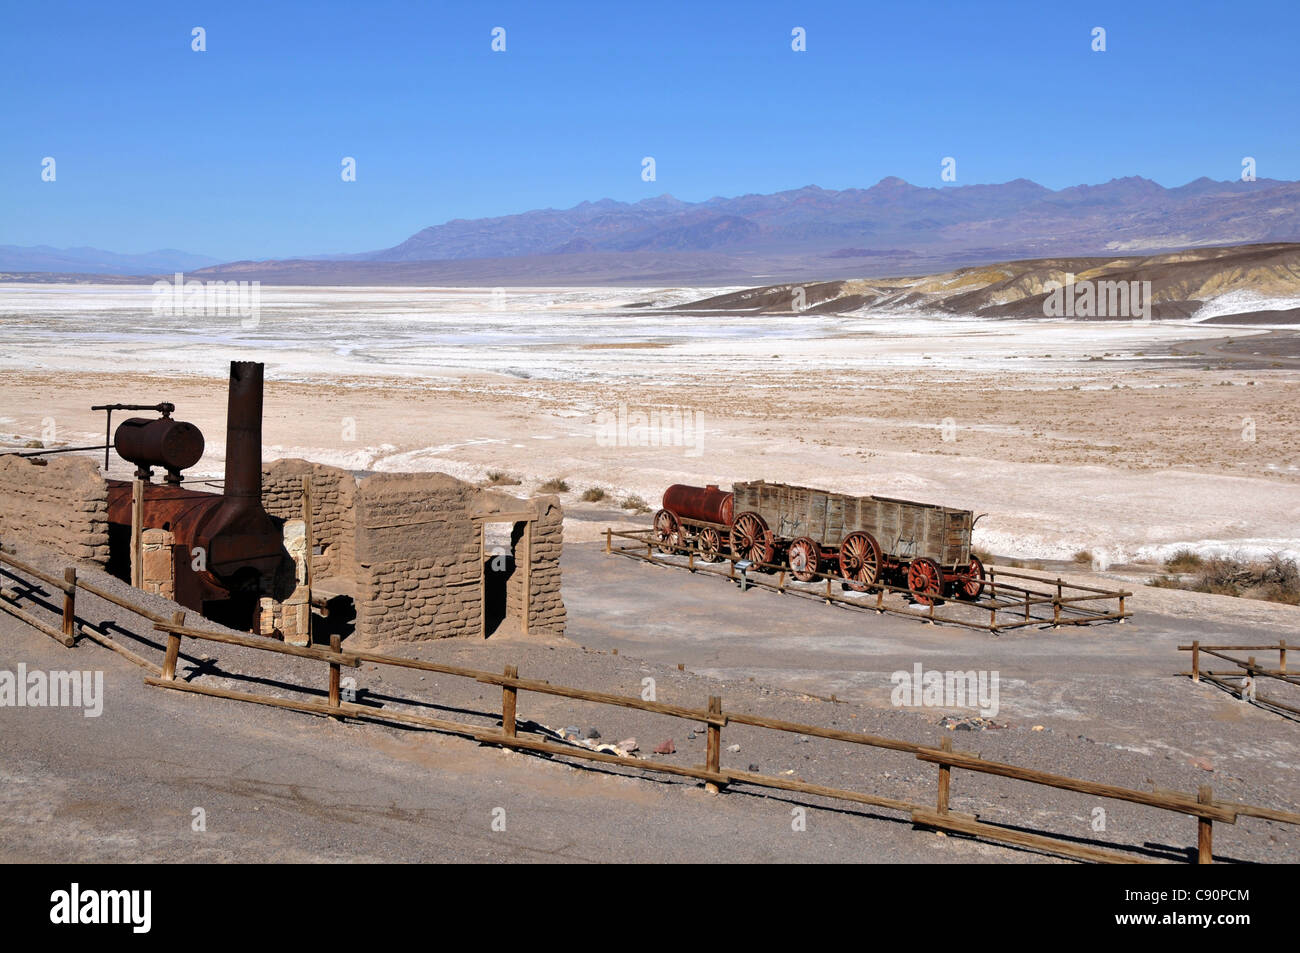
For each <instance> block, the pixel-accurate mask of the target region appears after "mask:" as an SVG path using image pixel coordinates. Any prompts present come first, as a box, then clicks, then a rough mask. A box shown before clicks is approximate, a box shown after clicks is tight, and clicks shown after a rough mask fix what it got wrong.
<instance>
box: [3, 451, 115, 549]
mask: <svg viewBox="0 0 1300 953" xmlns="http://www.w3.org/2000/svg"><path fill="white" fill-rule="evenodd" d="M0 540H2V541H11V540H19V541H29V542H32V543H36V544H38V545H41V546H47V547H49V548H50V549H53V550H55V551H56V552H59V553H62V554H63V555H65V556H68V557H70V558H72V559H76V560H84V561H86V562H93V563H96V564H98V565H100V566H103V565H104V564H105V563H106V562H107V561H108V484H106V483H105V482H104V480H103V479H102V478H101V477H100V475H99V465H98V464H96V463H95V461H94V460H92V459H90V458H89V457H75V456H53V457H47V458H45V463H44V465H41V464H40V463H37V462H34V461H33V460H32V459H31V458H24V457H0Z"/></svg>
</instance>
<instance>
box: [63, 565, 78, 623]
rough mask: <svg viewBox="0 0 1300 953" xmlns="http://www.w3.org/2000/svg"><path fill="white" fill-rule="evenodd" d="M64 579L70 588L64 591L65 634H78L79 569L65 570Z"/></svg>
mask: <svg viewBox="0 0 1300 953" xmlns="http://www.w3.org/2000/svg"><path fill="white" fill-rule="evenodd" d="M63 581H64V582H66V583H67V584H68V588H67V589H66V590H65V591H64V593H63V634H64V635H73V636H75V635H76V634H77V570H76V569H73V568H71V567H69V568H67V569H65V570H63Z"/></svg>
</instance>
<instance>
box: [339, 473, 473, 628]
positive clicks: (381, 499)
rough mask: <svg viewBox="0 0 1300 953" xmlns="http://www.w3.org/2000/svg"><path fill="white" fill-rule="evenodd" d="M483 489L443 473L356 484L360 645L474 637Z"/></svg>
mask: <svg viewBox="0 0 1300 953" xmlns="http://www.w3.org/2000/svg"><path fill="white" fill-rule="evenodd" d="M479 494H480V491H479V489H478V488H477V487H475V486H473V485H472V484H469V483H465V482H463V481H461V480H457V479H455V478H454V477H450V476H448V475H447V474H445V473H377V474H375V475H374V476H370V477H367V478H366V479H364V480H362V481H361V483H360V484H359V485H358V486H357V494H356V523H357V546H356V554H357V557H356V558H357V575H356V580H357V592H356V600H357V630H356V635H355V639H356V641H357V642H358V643H359V644H361V645H373V644H375V643H378V642H381V641H382V642H387V641H412V640H415V639H429V638H445V637H448V636H455V635H479V634H480V632H479V612H480V580H481V578H482V568H481V566H480V565H479V539H478V530H477V527H476V526H475V524H474V522H473V520H472V519H471V518H470V517H471V510H472V507H473V505H474V503H475V501H476V499H477V498H478V496H479Z"/></svg>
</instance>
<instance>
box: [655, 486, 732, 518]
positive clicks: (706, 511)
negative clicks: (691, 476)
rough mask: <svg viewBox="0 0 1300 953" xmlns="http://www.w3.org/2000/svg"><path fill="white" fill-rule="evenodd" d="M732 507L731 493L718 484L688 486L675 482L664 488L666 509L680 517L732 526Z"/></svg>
mask: <svg viewBox="0 0 1300 953" xmlns="http://www.w3.org/2000/svg"><path fill="white" fill-rule="evenodd" d="M731 507H732V504H731V493H730V492H729V491H727V490H720V489H718V487H717V485H716V484H712V483H710V484H709V485H708V486H687V485H686V484H684V483H674V484H673V485H672V486H670V487H669V488H668V489H666V490H664V509H666V510H668V511H669V512H671V513H672V514H673V515H674V516H676V517H677V518H678V519H688V520H699V521H700V522H702V523H720V524H722V525H723V526H730V525H731V517H732V512H731Z"/></svg>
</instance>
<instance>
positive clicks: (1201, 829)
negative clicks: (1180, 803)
mask: <svg viewBox="0 0 1300 953" xmlns="http://www.w3.org/2000/svg"><path fill="white" fill-rule="evenodd" d="M1196 800H1197V802H1198V803H1200V804H1212V803H1213V802H1214V797H1213V796H1212V795H1211V793H1210V786H1209V785H1208V784H1202V785H1201V787H1200V790H1198V791H1197V792H1196ZM1196 862H1197V863H1198V864H1212V863H1214V822H1213V821H1212V820H1210V819H1209V818H1208V817H1198V818H1197V819H1196Z"/></svg>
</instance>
